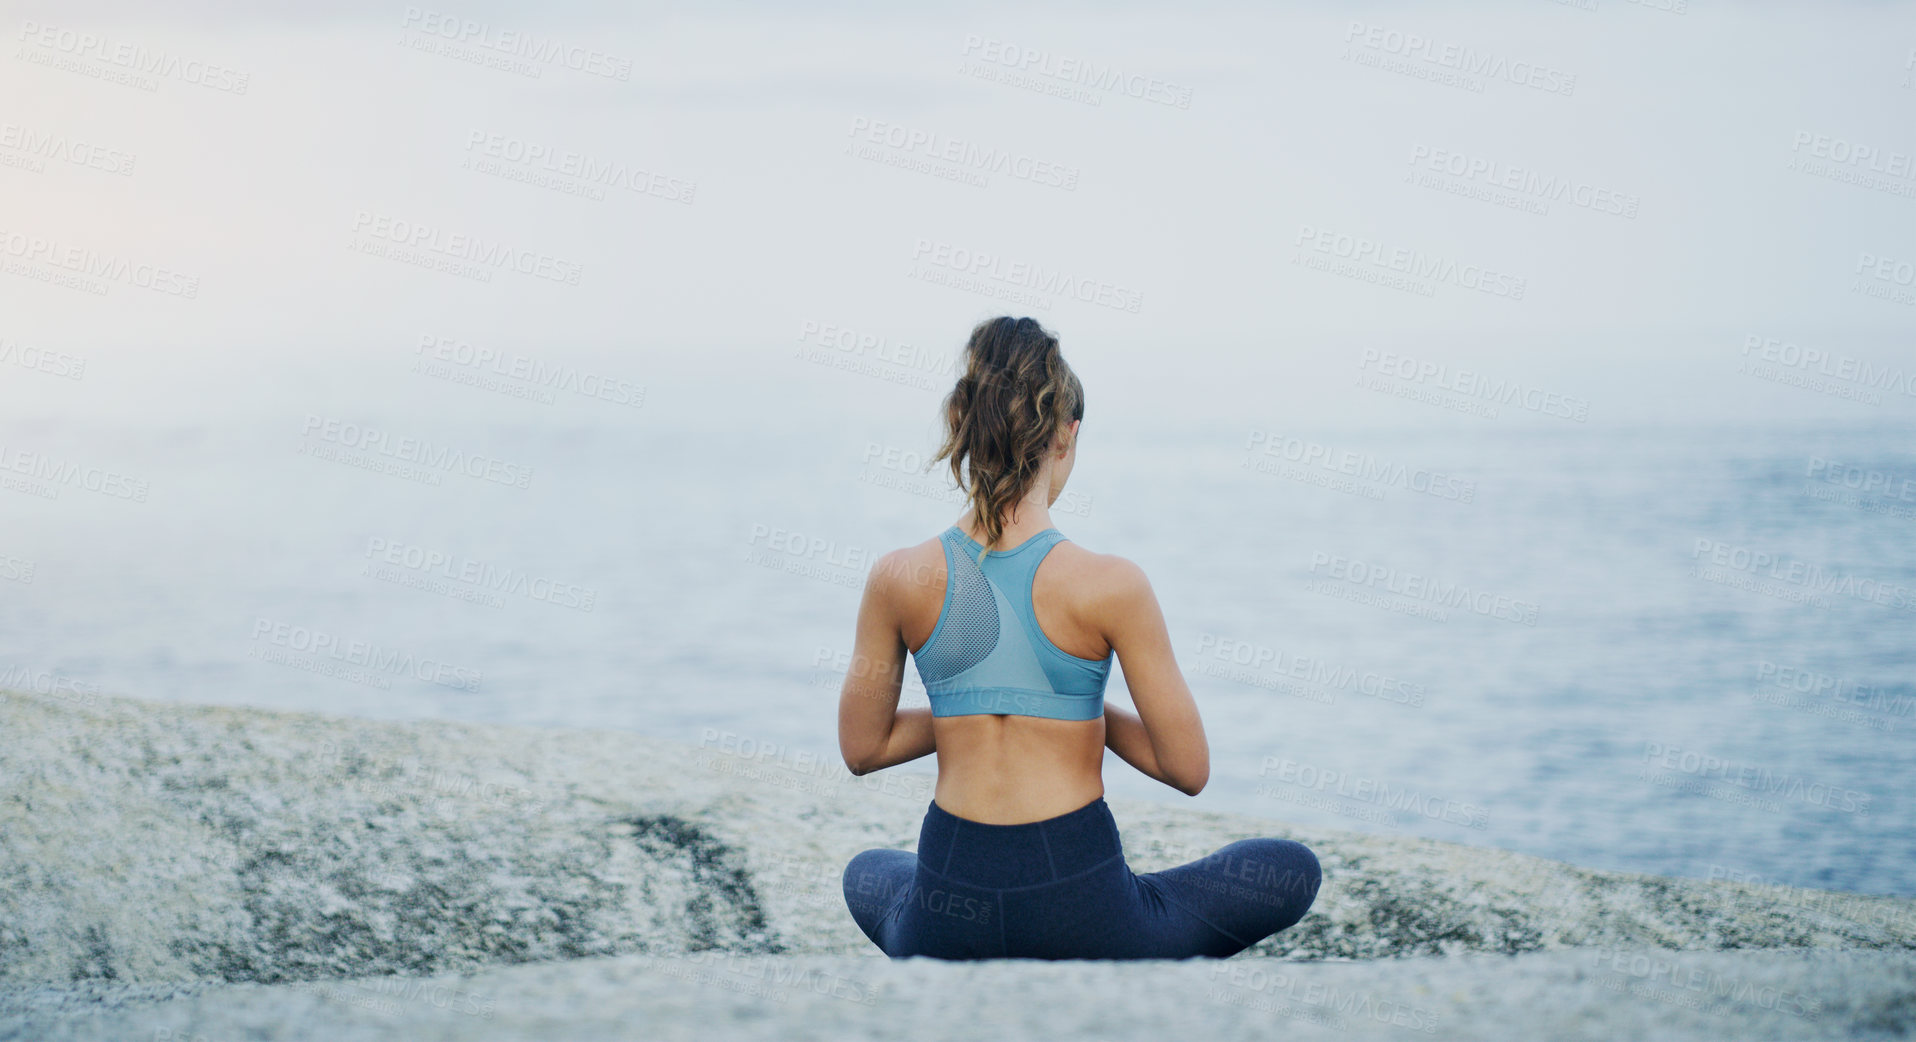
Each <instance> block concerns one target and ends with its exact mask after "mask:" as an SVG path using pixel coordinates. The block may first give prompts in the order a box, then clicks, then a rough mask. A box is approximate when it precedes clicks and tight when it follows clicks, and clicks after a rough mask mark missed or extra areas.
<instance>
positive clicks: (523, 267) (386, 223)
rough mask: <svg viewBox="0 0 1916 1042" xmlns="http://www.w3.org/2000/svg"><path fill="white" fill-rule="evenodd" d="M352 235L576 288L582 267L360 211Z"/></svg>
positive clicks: (534, 252)
mask: <svg viewBox="0 0 1916 1042" xmlns="http://www.w3.org/2000/svg"><path fill="white" fill-rule="evenodd" d="M353 231H354V232H355V233H357V234H359V235H365V236H368V237H370V238H374V239H382V240H384V241H386V242H390V243H392V244H394V245H396V246H401V247H405V248H407V249H413V250H421V251H423V252H426V253H433V254H438V255H439V256H441V257H446V258H450V259H454V260H459V261H464V262H467V263H469V264H472V265H475V266H478V267H480V268H482V269H483V268H510V269H512V270H513V271H516V272H518V273H519V274H521V275H531V276H533V277H534V278H541V279H547V280H549V281H552V282H562V283H565V284H566V285H568V286H576V285H578V284H579V277H580V275H581V274H582V273H583V272H584V267H583V266H582V265H580V264H577V263H575V262H573V261H568V260H564V259H562V258H559V257H553V256H549V255H547V254H543V253H539V252H537V251H535V250H525V249H518V248H516V247H513V246H509V245H507V244H506V243H503V242H496V241H492V240H489V239H486V238H483V237H481V236H477V235H463V234H460V233H458V232H448V231H446V230H445V229H443V228H438V227H435V226H433V225H430V224H422V223H419V222H416V221H407V220H401V219H398V218H394V217H388V216H386V215H385V214H376V213H372V212H371V211H368V210H360V211H358V212H357V213H356V214H355V215H354V216H353Z"/></svg>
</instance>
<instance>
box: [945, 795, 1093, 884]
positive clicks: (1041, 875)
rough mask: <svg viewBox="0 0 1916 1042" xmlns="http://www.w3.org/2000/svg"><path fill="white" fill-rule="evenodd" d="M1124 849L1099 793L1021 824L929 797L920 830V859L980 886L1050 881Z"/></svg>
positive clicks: (1074, 873)
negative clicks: (951, 807)
mask: <svg viewBox="0 0 1916 1042" xmlns="http://www.w3.org/2000/svg"><path fill="white" fill-rule="evenodd" d="M1123 853H1124V849H1123V847H1122V846H1121V845H1120V844H1119V841H1118V823H1117V821H1116V820H1115V819H1114V818H1112V816H1111V808H1110V807H1109V806H1107V805H1106V804H1105V802H1104V797H1102V796H1100V797H1098V798H1097V799H1095V800H1092V801H1091V802H1090V803H1087V804H1085V805H1084V806H1082V807H1079V808H1078V809H1077V810H1074V811H1071V812H1070V813H1068V814H1060V815H1058V816H1057V817H1055V818H1046V819H1044V820H1043V821H1032V822H1026V823H1024V824H1021V825H987V824H985V823H983V822H978V821H972V820H970V819H968V818H961V817H958V816H957V815H955V814H952V813H951V812H949V811H947V810H945V809H944V808H943V807H940V806H939V805H938V803H937V802H936V801H933V802H932V803H931V804H930V805H929V806H928V807H927V808H926V810H925V821H924V824H923V825H922V826H920V827H919V830H918V860H919V863H920V864H922V865H924V866H925V867H926V868H929V869H931V870H932V871H933V872H937V873H938V874H940V875H942V876H945V877H947V878H950V879H955V880H958V881H959V882H964V883H969V884H971V885H973V886H981V887H999V888H1003V887H1018V886H1037V885H1040V884H1044V883H1051V882H1055V881H1057V880H1059V879H1064V878H1066V877H1069V876H1074V875H1077V874H1078V873H1080V872H1084V871H1086V870H1088V869H1091V868H1094V867H1096V866H1097V865H1098V864H1100V863H1102V862H1105V861H1109V860H1110V859H1111V858H1112V857H1114V856H1117V855H1121V854H1123Z"/></svg>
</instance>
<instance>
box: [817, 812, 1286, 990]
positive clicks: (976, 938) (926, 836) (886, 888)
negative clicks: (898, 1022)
mask: <svg viewBox="0 0 1916 1042" xmlns="http://www.w3.org/2000/svg"><path fill="white" fill-rule="evenodd" d="M1321 879H1322V875H1321V872H1320V870H1319V868H1318V865H1317V857H1316V855H1314V854H1312V853H1311V851H1310V848H1309V847H1306V846H1304V845H1303V844H1302V843H1295V842H1292V841H1290V840H1286V839H1245V840H1239V841H1237V842H1236V843H1232V844H1230V845H1228V846H1226V847H1224V848H1223V849H1221V850H1219V851H1217V852H1216V853H1214V854H1212V855H1210V856H1209V857H1204V858H1200V859H1198V860H1196V861H1193V862H1191V863H1190V864H1188V865H1180V866H1178V867H1177V868H1171V869H1166V870H1164V871H1162V872H1147V873H1145V874H1144V875H1138V874H1136V873H1134V872H1132V871H1131V869H1130V868H1129V867H1128V866H1127V865H1126V864H1125V863H1124V850H1123V848H1122V847H1121V846H1119V843H1118V825H1117V822H1116V821H1115V820H1113V819H1112V817H1111V808H1110V807H1108V806H1106V805H1105V802H1104V800H1103V799H1102V798H1099V799H1096V800H1093V801H1092V802H1090V803H1088V804H1086V805H1085V806H1083V807H1080V808H1078V809H1077V810H1074V811H1072V812H1071V813H1069V814H1064V815H1060V816H1059V817H1055V818H1047V819H1045V820H1044V821H1034V822H1031V823H1029V824H1024V825H985V824H981V823H979V822H975V821H969V820H966V819H964V818H960V817H956V816H954V815H952V814H950V813H949V812H947V811H945V810H944V809H942V808H940V807H939V806H938V804H937V803H935V802H934V803H932V804H931V806H930V808H929V809H928V810H927V811H926V812H925V821H924V824H923V825H922V826H920V828H919V831H918V852H917V853H916V854H913V853H911V852H909V851H904V850H867V851H865V852H863V853H861V854H859V855H858V856H857V857H855V858H852V861H851V864H849V865H847V866H845V904H846V906H847V907H849V908H850V909H851V913H852V918H853V919H855V920H857V922H858V927H859V929H861V930H864V931H865V936H867V937H869V938H871V939H872V943H873V944H876V945H878V947H879V948H880V949H881V950H882V951H884V953H885V954H886V955H889V956H891V957H892V958H903V957H905V956H910V955H926V956H931V957H933V958H938V959H1185V958H1190V957H1192V956H1199V955H1203V956H1211V957H1214V958H1224V957H1225V956H1230V955H1235V954H1237V953H1238V952H1241V951H1243V950H1244V949H1246V948H1249V947H1250V946H1251V945H1253V944H1256V943H1257V942H1258V941H1261V940H1263V939H1264V938H1266V937H1269V936H1270V935H1272V934H1274V933H1276V932H1278V931H1279V930H1282V929H1284V928H1286V927H1288V926H1290V925H1291V924H1293V923H1295V922H1297V921H1298V920H1299V919H1302V918H1303V917H1304V913H1305V912H1306V911H1308V910H1309V909H1310V907H1311V901H1312V900H1313V899H1315V898H1316V897H1317V887H1318V883H1319V882H1320V881H1321Z"/></svg>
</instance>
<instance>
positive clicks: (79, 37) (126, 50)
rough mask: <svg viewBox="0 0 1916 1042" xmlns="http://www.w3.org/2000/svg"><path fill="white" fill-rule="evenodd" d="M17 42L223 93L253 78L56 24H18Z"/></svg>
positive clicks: (234, 91) (243, 86)
mask: <svg viewBox="0 0 1916 1042" xmlns="http://www.w3.org/2000/svg"><path fill="white" fill-rule="evenodd" d="M20 39H21V41H22V42H24V43H28V44H32V45H34V46H37V47H41V48H45V49H46V50H50V51H58V52H60V53H61V54H64V55H67V56H68V57H70V58H75V59H83V60H86V61H92V62H97V63H100V64H103V65H113V66H117V67H119V68H122V69H130V70H132V71H134V72H138V73H144V74H146V75H149V76H158V77H160V78H162V79H171V80H178V81H180V82H181V83H190V84H193V85H194V86H197V87H209V88H211V89H213V90H217V91H222V92H224V93H227V94H244V93H246V88H247V86H248V85H249V84H250V83H251V82H252V79H253V74H252V73H250V72H240V71H238V70H236V69H229V68H226V67H225V66H221V65H213V64H210V63H208V62H203V61H198V60H195V59H192V58H182V57H180V56H179V55H177V54H169V53H167V52H166V51H154V50H148V49H147V48H146V47H143V46H141V45H139V44H137V43H132V42H130V41H127V40H116V39H113V38H112V37H110V36H99V35H96V34H94V33H90V32H79V31H76V30H73V29H62V28H60V27H59V26H57V25H43V24H41V23H39V22H34V21H27V22H23V23H21V26H20ZM149 89H153V88H149Z"/></svg>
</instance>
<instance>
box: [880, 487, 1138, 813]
mask: <svg viewBox="0 0 1916 1042" xmlns="http://www.w3.org/2000/svg"><path fill="white" fill-rule="evenodd" d="M1038 525H1039V522H1038V521H1036V520H1032V521H1028V522H1026V523H1023V524H1019V525H1017V526H1015V527H1012V528H1007V529H1006V531H1005V532H1004V534H1003V536H1002V537H1001V539H1000V542H1001V543H1002V544H1003V545H1004V546H1005V547H1006V549H1003V550H995V551H991V554H992V555H1003V557H1007V558H1008V557H1017V556H1026V555H1031V554H1032V553H1033V552H1034V551H1035V552H1036V553H1039V554H1042V555H1043V557H1042V559H1041V560H1040V561H1038V562H1037V564H1036V567H1035V570H1034V571H1033V573H1032V576H1031V582H1030V587H1029V590H1028V591H1026V592H1028V594H1029V598H1030V607H1029V610H1030V613H1031V616H1030V621H1031V623H1032V624H1034V625H1035V626H1036V628H1037V629H1038V630H1039V636H1041V637H1042V638H1043V640H1045V641H1048V642H1049V643H1050V645H1051V646H1052V647H1053V648H1055V649H1056V651H1057V652H1058V653H1061V654H1062V655H1064V656H1067V657H1069V658H1072V659H1077V660H1080V661H1083V662H1087V663H1102V664H1103V665H1104V667H1105V668H1106V669H1108V668H1109V661H1110V658H1111V655H1112V646H1111V643H1110V641H1109V640H1108V639H1107V638H1106V637H1105V633H1106V632H1107V630H1108V629H1109V627H1108V626H1107V625H1106V624H1105V623H1104V622H1103V621H1102V620H1101V619H1100V618H1099V610H1100V608H1101V607H1104V606H1107V605H1108V604H1109V602H1110V601H1111V600H1112V598H1111V597H1110V596H1109V591H1108V590H1107V587H1108V586H1109V584H1110V582H1111V578H1112V574H1113V572H1114V568H1113V563H1114V562H1113V560H1112V559H1110V558H1107V557H1105V556H1104V555H1101V554H1094V553H1091V552H1090V551H1088V550H1085V549H1083V548H1082V547H1080V546H1078V545H1077V544H1076V543H1073V542H1070V541H1069V540H1059V541H1057V542H1056V543H1055V544H1054V545H1049V546H1044V545H1037V544H1039V543H1050V542H1051V538H1049V537H1047V535H1046V533H1048V532H1055V529H1051V528H1050V527H1049V526H1048V525H1046V526H1044V527H1042V528H1039V527H1038ZM1027 530H1029V531H1027ZM958 533H959V535H960V536H961V538H962V539H963V540H964V541H963V542H958V541H957V540H952V539H949V538H946V537H940V538H935V539H928V540H926V541H925V542H923V543H920V544H918V545H917V546H913V547H909V548H907V549H905V550H901V551H898V553H897V554H896V555H894V559H892V560H890V561H889V564H890V565H891V568H890V569H888V570H889V571H890V572H891V573H892V574H893V575H894V579H895V581H897V582H898V583H899V586H900V589H899V590H898V593H897V598H896V603H897V604H898V625H899V631H900V635H901V636H902V637H903V638H904V643H905V646H906V647H908V648H910V649H911V650H912V655H913V658H914V660H915V661H916V663H917V666H918V669H919V671H920V675H921V676H923V675H925V674H926V672H927V670H928V668H929V669H931V670H932V671H933V674H934V677H935V676H936V674H937V673H938V672H940V671H941V670H940V667H943V666H947V665H962V664H964V663H963V662H962V661H960V662H954V663H945V662H942V661H939V660H937V659H934V658H932V653H935V652H938V651H943V650H944V648H945V647H954V648H955V647H956V646H957V644H958V641H957V640H956V639H954V632H953V628H954V626H956V625H957V624H958V622H959V620H960V619H962V618H966V616H965V615H964V614H962V613H963V612H964V610H965V606H964V603H963V601H962V600H957V599H956V598H955V596H954V595H956V594H957V592H958V588H954V586H953V583H952V580H951V567H952V563H953V562H952V555H951V553H950V552H949V551H948V550H947V547H948V546H951V545H952V544H953V543H957V546H956V547H954V549H956V548H963V549H966V550H969V551H971V552H974V553H975V552H976V549H977V547H978V545H979V544H978V543H977V540H976V537H975V535H973V534H972V533H968V532H964V531H963V529H962V528H959V529H958ZM994 563H995V562H994ZM957 566H958V567H959V568H960V569H961V571H967V572H968V570H969V569H972V568H976V567H977V566H976V565H973V564H972V563H971V562H970V561H969V560H960V561H958V562H957ZM880 568H881V569H885V564H884V563H881V565H880ZM1028 568H1029V566H1027V569H1028ZM1024 570H1026V569H1010V570H1009V571H1010V572H1011V573H1012V574H1020V573H1022V572H1023V571H1024ZM973 582H975V580H973ZM959 588H963V584H961V587H959ZM1001 592H1002V593H1003V594H1004V595H1005V596H1006V597H1007V598H1009V599H1010V600H1011V602H1012V604H1013V607H1014V610H1022V609H1024V604H1023V603H1022V598H1021V596H1020V592H1021V591H1018V590H1015V589H1013V590H1003V591H1001ZM974 596H975V595H974ZM948 602H954V603H948ZM941 620H949V621H946V622H945V623H944V624H943V626H942V627H941V625H940V623H941ZM990 621H992V622H994V623H996V624H998V625H1003V626H1011V625H1018V624H1020V623H1022V622H1023V621H1024V620H1021V619H996V618H993V619H992V620H990ZM934 633H936V635H937V637H938V643H939V645H941V647H938V648H933V647H929V646H928V644H929V643H930V642H931V640H932V638H933V636H934ZM1040 647H1042V645H1040ZM928 662H929V663H930V665H929V667H928ZM1099 679H1100V682H1099V683H1098V685H1097V688H1098V692H1099V696H1100V697H1099V699H1098V702H1099V703H1100V704H1097V705H1096V706H1095V707H1094V712H1095V715H1093V716H1091V717H1090V718H1089V719H1082V720H1073V719H1060V718H1057V717H1048V716H1034V715H1026V714H1024V713H1016V712H1012V713H979V712H973V713H966V714H963V715H940V716H935V717H934V720H933V725H932V726H933V732H934V734H935V736H936V741H937V755H938V788H937V792H936V795H935V797H934V798H935V799H936V800H937V801H938V805H939V806H941V807H943V808H945V809H946V810H948V811H950V812H951V813H953V814H955V815H957V816H959V817H961V818H967V819H970V820H972V821H979V822H985V823H990V824H1016V823H1019V822H1026V821H1038V820H1040V819H1043V818H1049V817H1055V816H1057V815H1059V814H1063V813H1065V812H1067V811H1071V810H1076V809H1077V808H1079V807H1082V806H1084V805H1085V804H1087V803H1089V802H1091V801H1092V800H1095V799H1097V798H1098V797H1100V796H1102V795H1104V781H1103V774H1102V768H1103V766H1104V746H1105V733H1104V711H1103V706H1102V704H1101V701H1102V699H1101V696H1102V688H1103V684H1102V674H1100V675H1099ZM933 683H934V680H933V679H928V680H927V687H928V689H929V688H930V687H931V686H932V685H933ZM937 697H938V696H935V698H934V701H935V702H936V700H937ZM943 697H945V698H951V699H953V700H956V698H955V696H943ZM1013 700H1015V696H1013ZM938 708H940V707H939V706H937V705H936V704H934V710H937V709H938ZM1003 708H1008V709H1015V708H1018V707H1017V706H1015V705H1010V704H1007V705H1005V706H1003Z"/></svg>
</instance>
